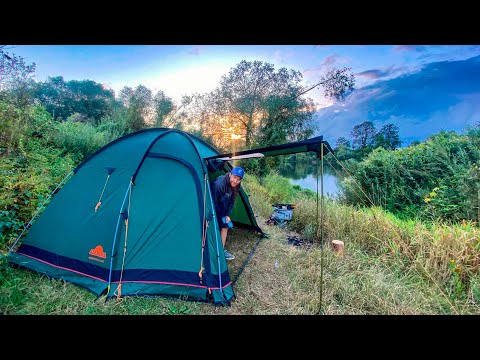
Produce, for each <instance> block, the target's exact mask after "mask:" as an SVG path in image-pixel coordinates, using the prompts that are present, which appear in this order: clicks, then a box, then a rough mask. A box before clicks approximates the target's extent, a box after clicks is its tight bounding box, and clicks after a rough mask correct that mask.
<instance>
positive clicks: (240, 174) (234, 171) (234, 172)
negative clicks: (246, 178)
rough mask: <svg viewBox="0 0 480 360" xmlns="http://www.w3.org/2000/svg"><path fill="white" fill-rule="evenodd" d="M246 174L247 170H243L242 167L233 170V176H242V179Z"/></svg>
mask: <svg viewBox="0 0 480 360" xmlns="http://www.w3.org/2000/svg"><path fill="white" fill-rule="evenodd" d="M244 174H245V170H243V168H242V167H240V166H235V167H234V168H233V169H232V175H237V176H240V178H241V179H243V175H244Z"/></svg>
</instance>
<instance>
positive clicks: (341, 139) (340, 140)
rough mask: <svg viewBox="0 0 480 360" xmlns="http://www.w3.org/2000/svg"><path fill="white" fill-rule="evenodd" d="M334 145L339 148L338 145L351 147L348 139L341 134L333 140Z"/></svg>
mask: <svg viewBox="0 0 480 360" xmlns="http://www.w3.org/2000/svg"><path fill="white" fill-rule="evenodd" d="M335 145H336V147H337V148H339V147H340V146H344V147H346V148H348V149H350V148H351V145H350V140H348V139H347V138H346V137H343V136H340V137H339V138H338V139H337V141H336V142H335Z"/></svg>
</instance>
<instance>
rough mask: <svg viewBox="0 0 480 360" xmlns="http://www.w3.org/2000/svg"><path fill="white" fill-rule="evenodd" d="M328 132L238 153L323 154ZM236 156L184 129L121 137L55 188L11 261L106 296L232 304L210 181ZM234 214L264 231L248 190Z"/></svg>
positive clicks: (242, 224) (244, 224)
mask: <svg viewBox="0 0 480 360" xmlns="http://www.w3.org/2000/svg"><path fill="white" fill-rule="evenodd" d="M321 138H322V137H318V138H315V139H311V140H306V141H304V142H299V143H292V144H291V145H295V146H290V144H287V145H280V146H273V147H270V148H264V149H257V150H249V151H244V152H241V153H237V155H241V154H243V157H256V156H269V155H278V154H286V153H294V152H301V151H312V150H314V151H316V150H317V149H318V144H319V142H320V143H321V142H322V139H321ZM312 140H313V141H312ZM232 155H233V154H227V155H225V156H223V155H220V154H218V152H217V151H216V150H215V149H214V148H212V147H211V146H210V145H208V144H207V143H205V142H204V141H202V140H200V139H199V138H197V137H195V136H193V135H191V134H188V133H186V132H183V131H180V130H175V129H163V128H162V129H145V130H141V131H138V132H135V133H132V134H129V135H126V136H123V137H121V138H119V139H116V140H115V141H113V142H111V143H109V144H107V145H106V146H104V147H102V148H101V149H99V150H98V151H96V152H95V153H94V154H92V155H91V156H90V157H88V158H87V159H85V161H83V162H82V163H81V164H80V165H79V166H78V167H77V168H76V169H75V170H74V171H73V173H74V175H73V176H72V177H71V178H70V180H68V182H66V183H65V185H64V186H63V187H62V188H61V190H60V191H58V192H57V193H55V191H54V193H55V196H54V197H53V198H52V200H51V202H50V203H49V204H48V206H47V207H46V208H45V210H44V211H43V212H42V213H41V215H40V216H39V217H38V219H37V220H36V222H35V223H34V224H33V225H32V226H31V228H30V229H29V231H28V233H27V235H26V236H25V238H24V240H23V241H22V243H21V245H20V246H19V247H18V249H17V250H16V251H12V249H10V250H11V251H10V254H9V261H10V262H11V263H13V264H16V265H19V266H22V267H25V268H28V269H31V270H36V271H39V272H41V273H44V274H46V275H48V276H51V277H54V278H60V279H63V280H66V281H69V282H71V283H74V284H77V285H79V286H83V287H85V288H86V289H88V290H90V291H92V292H93V293H95V294H96V295H98V296H100V295H102V294H104V295H106V298H109V297H112V296H126V295H160V294H162V295H175V296H179V295H185V296H187V297H192V298H195V299H198V300H203V301H212V302H214V303H227V304H229V303H230V301H231V299H232V298H233V297H234V291H233V284H232V281H231V279H230V275H229V272H228V267H227V264H226V260H225V256H224V252H223V246H222V241H221V237H220V232H219V230H218V224H217V220H216V216H215V214H214V205H213V202H212V196H211V190H210V182H211V181H212V180H213V179H215V178H216V177H217V176H218V175H221V174H223V173H225V172H226V171H229V170H230V169H231V165H230V164H229V163H228V160H232V159H234V157H233V156H232ZM222 156H223V157H222ZM218 164H221V166H218ZM215 165H217V166H215ZM34 217H35V216H34ZM231 218H232V221H233V222H234V223H235V225H236V226H240V227H246V228H248V229H252V230H255V231H258V232H260V233H261V234H263V232H262V230H261V229H260V227H259V226H258V224H257V222H256V220H255V216H254V214H253V211H252V208H251V206H250V203H249V201H248V197H247V196H246V194H245V192H244V191H243V189H242V188H241V189H240V193H239V196H238V198H237V200H236V202H235V206H234V209H233V211H232V215H231ZM32 220H33V219H32ZM30 222H31V221H30ZM29 225H30V223H29V224H27V226H26V227H25V229H27V228H28V227H29ZM25 229H24V231H25ZM22 234H23V232H22ZM22 234H21V235H22ZM21 235H20V236H21ZM20 236H19V238H20ZM17 241H18V239H17ZM15 244H16V242H15ZM15 244H14V245H13V246H12V248H13V247H14V246H15Z"/></svg>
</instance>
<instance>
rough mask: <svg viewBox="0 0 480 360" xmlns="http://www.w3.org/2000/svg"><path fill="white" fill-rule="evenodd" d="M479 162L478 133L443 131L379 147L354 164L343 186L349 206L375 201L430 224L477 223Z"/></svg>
mask: <svg viewBox="0 0 480 360" xmlns="http://www.w3.org/2000/svg"><path fill="white" fill-rule="evenodd" d="M479 163H480V146H479V136H478V133H476V132H471V133H469V134H465V135H458V134H456V133H454V132H441V133H439V134H436V135H434V136H432V137H430V138H429V139H428V140H427V141H426V142H424V143H421V144H419V145H416V146H409V147H407V148H403V149H397V150H395V151H387V150H384V149H383V148H377V149H375V150H374V151H372V152H371V153H370V154H369V156H368V157H367V158H366V159H365V160H364V161H362V162H360V163H355V162H353V163H352V162H351V163H350V165H349V166H347V167H348V168H349V169H350V173H351V174H352V175H353V178H352V179H350V180H346V182H345V183H344V184H343V185H342V188H343V189H344V193H345V197H346V199H345V200H346V202H347V203H351V204H360V203H363V204H368V205H371V204H372V203H373V204H375V205H378V206H383V207H384V208H385V209H388V210H389V211H392V212H395V213H402V214H403V215H407V216H410V217H415V216H420V217H422V218H424V219H430V220H436V219H438V220H448V221H460V220H462V219H464V220H477V221H478V206H479V205H478V201H479V200H478V192H479V191H480V190H479V189H480V176H479V167H478V164H479ZM360 189H361V190H360ZM362 190H363V191H362Z"/></svg>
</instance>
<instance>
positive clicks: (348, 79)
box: [319, 68, 355, 100]
mask: <svg viewBox="0 0 480 360" xmlns="http://www.w3.org/2000/svg"><path fill="white" fill-rule="evenodd" d="M319 84H320V85H322V86H323V88H324V96H325V97H327V98H329V99H335V100H343V99H345V97H346V96H347V95H348V94H349V92H350V91H352V90H353V89H354V87H355V77H354V75H353V74H352V73H351V68H343V69H330V70H329V71H328V72H327V73H326V74H325V75H323V76H322V77H321V78H320V83H319Z"/></svg>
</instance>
